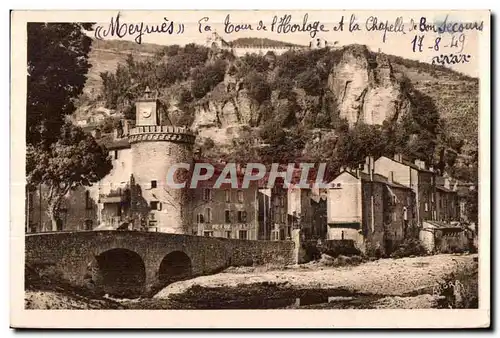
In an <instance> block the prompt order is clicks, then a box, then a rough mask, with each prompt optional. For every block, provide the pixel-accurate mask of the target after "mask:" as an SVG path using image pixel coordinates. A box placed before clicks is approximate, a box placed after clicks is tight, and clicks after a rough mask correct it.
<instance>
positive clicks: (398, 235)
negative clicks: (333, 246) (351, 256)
mask: <svg viewBox="0 0 500 338" xmlns="http://www.w3.org/2000/svg"><path fill="white" fill-rule="evenodd" d="M373 163H374V162H373V159H367V163H366V164H365V165H364V166H363V169H358V170H349V169H347V170H344V171H343V172H342V173H341V174H339V175H338V176H337V177H336V178H335V179H334V180H333V181H331V182H330V183H329V186H330V188H329V189H328V209H327V214H328V231H327V236H326V239H328V240H352V241H354V243H355V246H356V247H357V248H358V249H359V250H360V251H362V252H370V253H377V252H378V253H379V254H383V253H390V252H391V251H392V250H393V249H394V248H395V247H396V246H397V245H398V244H399V243H401V242H402V241H403V239H404V238H405V236H406V234H407V232H408V231H409V229H410V227H411V226H412V225H413V223H414V221H415V209H416V207H415V195H414V193H413V191H412V190H411V189H410V188H409V187H406V186H404V185H402V184H400V183H399V182H397V181H396V180H395V179H394V176H389V177H385V176H382V175H380V174H376V173H375V172H376V171H375V169H374V167H373Z"/></svg>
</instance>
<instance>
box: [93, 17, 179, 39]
mask: <svg viewBox="0 0 500 338" xmlns="http://www.w3.org/2000/svg"><path fill="white" fill-rule="evenodd" d="M163 21H164V22H162V23H161V24H156V25H148V24H144V22H140V23H133V24H132V23H125V22H120V13H118V14H117V15H116V17H112V18H111V22H110V23H109V25H107V28H106V27H104V26H97V27H96V28H95V31H94V36H95V38H96V39H98V40H102V39H104V38H107V37H114V36H117V37H119V38H123V37H125V36H127V35H128V36H135V38H134V40H135V42H136V43H138V44H141V43H142V37H143V36H144V35H145V34H152V33H164V34H169V35H173V34H182V33H184V24H183V23H178V24H176V23H175V22H174V21H170V20H168V19H167V18H163Z"/></svg>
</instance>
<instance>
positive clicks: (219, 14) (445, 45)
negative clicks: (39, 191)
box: [94, 11, 489, 77]
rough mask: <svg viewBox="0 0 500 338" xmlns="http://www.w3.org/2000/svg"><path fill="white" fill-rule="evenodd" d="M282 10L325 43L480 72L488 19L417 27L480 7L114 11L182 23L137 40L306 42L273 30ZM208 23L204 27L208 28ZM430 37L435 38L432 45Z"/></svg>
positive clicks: (105, 17)
mask: <svg viewBox="0 0 500 338" xmlns="http://www.w3.org/2000/svg"><path fill="white" fill-rule="evenodd" d="M486 13H487V12H486ZM117 14H118V12H116V11H115V12H111V11H107V12H99V15H97V16H95V21H94V22H96V23H97V24H96V25H95V27H99V26H101V27H102V28H101V29H100V32H101V33H102V32H104V31H105V30H108V29H109V25H110V22H111V19H112V18H114V20H116V16H117ZM228 15H229V17H228ZM285 15H290V16H291V18H290V23H291V24H300V25H301V26H302V23H303V22H304V17H305V16H306V15H307V23H310V24H312V25H314V23H315V22H319V24H323V25H324V28H325V29H326V30H328V31H325V32H318V33H317V34H316V36H314V39H316V38H321V39H324V40H326V41H328V42H330V43H331V42H334V41H338V44H339V45H340V46H343V45H348V44H353V43H357V44H363V45H367V46H368V47H369V48H370V49H371V50H373V51H381V52H384V53H387V54H393V55H398V56H401V57H405V58H408V59H415V60H419V61H422V62H429V63H431V62H432V60H433V58H435V57H438V58H439V59H441V57H440V55H442V54H443V55H450V54H453V55H456V56H457V60H459V61H461V62H460V63H459V64H453V65H448V67H450V68H452V69H454V70H457V71H460V72H462V73H465V74H467V75H470V76H474V77H478V76H479V74H480V72H481V71H480V64H481V61H480V59H481V48H484V45H485V43H486V42H487V43H488V44H489V40H488V39H485V38H484V35H485V34H484V33H485V31H487V30H488V24H489V23H488V21H485V22H484V24H483V31H482V32H481V31H478V30H468V31H464V32H462V33H460V32H457V33H453V34H452V33H449V32H447V33H444V34H439V33H434V32H432V31H427V32H422V31H421V30H420V29H419V28H420V22H421V20H422V17H424V18H425V20H426V23H428V24H432V23H436V24H439V23H440V22H442V21H443V20H445V19H446V20H447V22H448V23H460V22H477V23H478V24H479V23H480V22H481V20H485V19H487V17H485V16H484V12H481V13H480V12H471V11H469V12H463V11H462V12H454V11H448V12H437V11H427V12H425V11H424V12H423V11H419V12H408V11H406V12H401V11H397V12H396V11H383V12H382V11H149V12H136V11H134V12H128V11H124V12H121V13H120V18H119V22H120V24H121V25H123V24H126V25H127V27H128V25H130V24H134V25H137V24H141V23H142V24H143V29H144V30H145V29H146V28H145V27H146V26H149V27H153V26H154V27H156V26H157V25H160V26H161V24H162V23H166V24H167V25H168V24H170V22H172V21H173V22H174V27H175V28H176V29H177V28H178V27H179V26H178V25H179V24H183V25H184V30H183V33H182V34H179V35H176V34H172V35H170V34H168V33H151V34H147V33H145V34H144V35H143V36H142V37H141V38H142V43H155V44H161V45H169V44H180V45H184V44H186V43H192V42H194V43H198V44H205V43H206V40H207V38H208V37H209V36H210V35H211V32H214V31H216V32H217V33H218V34H219V35H220V36H221V37H222V38H224V39H225V40H226V41H231V40H235V39H237V38H242V37H260V38H269V39H273V40H279V41H286V42H291V43H295V44H299V45H309V42H310V41H312V40H313V38H312V37H311V34H310V32H293V33H292V32H288V33H278V31H277V27H278V23H279V20H280V19H281V18H282V17H283V16H285ZM481 15H482V17H481ZM275 16H276V24H275V25H274V30H272V22H273V19H274V17H275ZM342 17H343V18H344V19H343V22H344V25H343V30H342V31H340V29H338V30H337V31H335V30H334V27H337V28H340V24H339V23H340V21H341V18H342ZM204 18H208V19H204ZM351 18H352V19H353V25H350V21H351ZM200 20H201V22H202V23H204V25H203V26H201V30H202V31H201V32H200V31H199V29H200V25H199V22H200ZM226 20H229V22H230V24H227V25H226V24H224V22H225V21H226ZM375 20H377V23H378V24H377V26H380V25H381V24H382V25H383V24H386V23H387V24H386V26H390V25H391V24H392V25H393V26H396V27H401V23H402V24H403V25H404V28H401V30H400V31H399V32H390V31H388V32H384V30H383V29H382V30H371V31H368V27H370V28H371V27H373V23H374V21H375ZM412 20H413V21H412ZM259 21H262V26H265V27H266V29H267V30H264V29H260V30H258V29H257V27H258V26H259ZM354 23H357V24H358V25H359V30H353V31H350V29H349V26H351V27H352V28H353V29H354V28H355V26H354ZM231 24H232V25H233V26H232V32H231V33H229V32H230V31H231ZM236 25H251V27H252V29H251V30H250V29H246V30H241V31H239V32H236V31H235V27H236ZM415 25H416V26H415ZM208 26H209V27H208ZM262 26H261V27H262ZM410 27H414V28H415V27H416V28H417V29H416V30H412V31H410V30H411V29H410ZM209 28H210V30H208V29H209ZM101 35H102V34H101ZM384 35H385V36H384ZM136 37H137V33H136V32H132V34H125V36H122V37H121V38H120V37H118V36H116V35H115V36H111V35H108V36H106V37H103V38H104V39H124V40H129V41H134V39H135V38H136ZM436 39H438V41H439V42H438V43H437V46H436ZM419 42H422V44H421V47H422V48H421V50H419ZM451 45H455V46H451ZM414 47H415V49H416V50H415V51H414ZM461 55H465V56H461ZM483 57H484V55H483ZM466 61H467V62H466Z"/></svg>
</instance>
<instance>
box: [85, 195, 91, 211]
mask: <svg viewBox="0 0 500 338" xmlns="http://www.w3.org/2000/svg"><path fill="white" fill-rule="evenodd" d="M85 209H92V199H90V191H88V190H87V191H85Z"/></svg>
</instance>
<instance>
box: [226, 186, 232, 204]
mask: <svg viewBox="0 0 500 338" xmlns="http://www.w3.org/2000/svg"><path fill="white" fill-rule="evenodd" d="M225 194H226V203H231V190H229V189H227V190H225Z"/></svg>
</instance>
